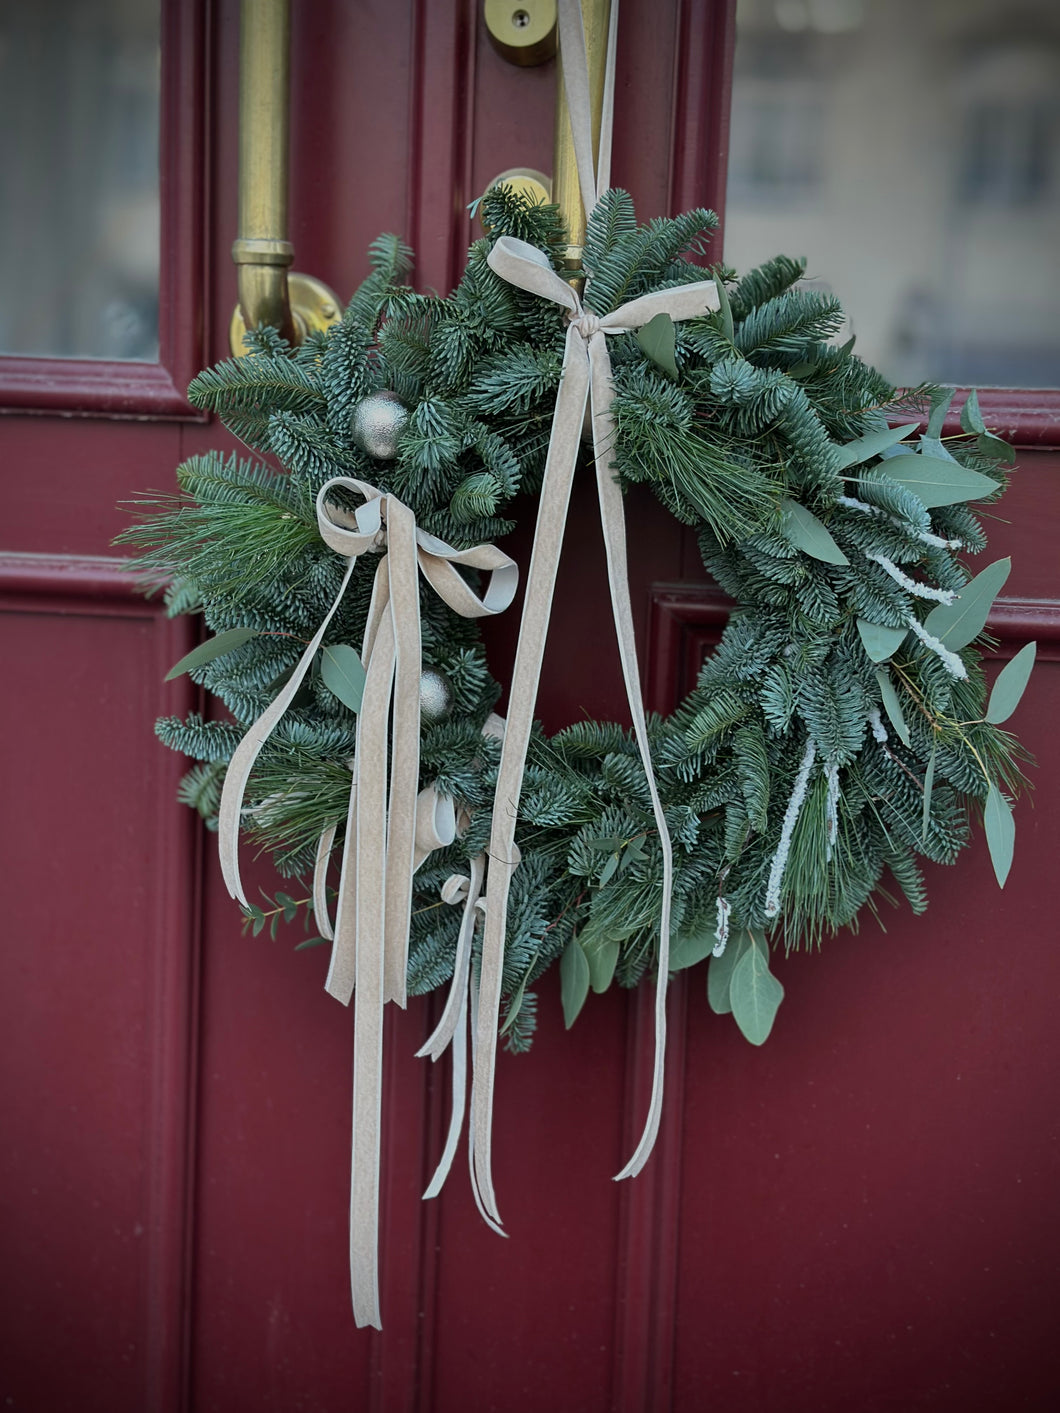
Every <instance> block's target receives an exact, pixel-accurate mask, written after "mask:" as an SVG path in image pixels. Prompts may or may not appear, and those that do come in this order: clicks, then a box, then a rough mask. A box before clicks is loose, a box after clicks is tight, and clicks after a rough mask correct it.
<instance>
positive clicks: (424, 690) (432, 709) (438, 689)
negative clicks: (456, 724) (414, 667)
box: [420, 668, 453, 721]
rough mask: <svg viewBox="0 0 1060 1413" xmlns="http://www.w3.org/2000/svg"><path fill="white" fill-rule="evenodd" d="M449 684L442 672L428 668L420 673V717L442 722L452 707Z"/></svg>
mask: <svg viewBox="0 0 1060 1413" xmlns="http://www.w3.org/2000/svg"><path fill="white" fill-rule="evenodd" d="M452 695H453V694H452V692H450V690H449V683H448V682H447V681H446V680H445V678H444V677H443V676H442V674H441V673H440V672H435V671H434V670H433V669H432V668H428V669H427V671H426V672H421V673H420V715H421V716H422V717H423V718H424V720H426V721H441V720H443V718H445V717H446V716H448V715H449V708H450V707H451V706H452Z"/></svg>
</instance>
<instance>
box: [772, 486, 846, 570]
mask: <svg viewBox="0 0 1060 1413" xmlns="http://www.w3.org/2000/svg"><path fill="white" fill-rule="evenodd" d="M780 508H781V511H782V512H783V514H784V521H783V525H782V527H781V528H782V530H783V532H784V535H785V537H786V538H787V539H788V540H789V541H790V542H791V544H793V545H794V546H795V548H796V549H800V550H803V551H804V552H805V553H806V554H809V555H812V556H813V558H814V559H820V560H823V561H824V563H825V564H849V563H850V560H849V559H847V557H846V555H845V554H844V553H843V551H842V550H841V549H840V548H839V546H838V545H837V544H836V542H835V540H833V539H832V536H831V535H830V534H829V533H828V530H827V529H826V528H825V526H824V525H823V524H822V523H821V521H820V520H818V519H817V516H816V515H814V514H813V512H812V511H810V510H807V509H806V507H805V506H804V505H800V504H799V503H798V501H795V500H788V499H787V498H785V499H784V500H782V501H781V502H780Z"/></svg>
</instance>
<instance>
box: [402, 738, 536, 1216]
mask: <svg viewBox="0 0 1060 1413" xmlns="http://www.w3.org/2000/svg"><path fill="white" fill-rule="evenodd" d="M504 732H505V722H504V719H503V718H502V717H500V716H498V715H497V714H496V712H491V713H490V715H489V716H488V717H487V719H486V723H485V725H484V726H483V728H482V734H483V735H484V736H492V737H494V738H495V739H497V740H501V741H503V739H504ZM469 823H470V816H469V815H468V814H466V813H463V812H462V813H461V816H460V820H459V823H458V827H459V832H461V833H463V831H464V830H465V829H466V828H467V826H468V824H469ZM514 856H515V862H516V864H518V862H519V850H518V848H517V847H516V848H515V849H514ZM486 868H487V863H486V855H485V853H481V854H477V855H476V856H475V857H474V858H473V859H472V860H471V863H470V869H471V872H470V876H469V875H467V874H460V873H453V874H450V875H449V877H448V878H447V879H446V880H445V882H444V883H443V884H442V887H441V898H442V902H443V903H448V904H450V905H452V906H455V905H456V904H458V903H462V904H463V908H464V910H463V915H462V917H461V920H460V930H459V932H458V935H457V946H456V955H455V958H454V962H453V980H452V983H451V985H450V988H449V995H448V997H447V998H446V1003H445V1007H444V1008H443V1011H442V1015H441V1018H440V1019H439V1021H438V1024H437V1026H436V1027H435V1029H434V1031H433V1032H432V1034H431V1035H430V1036H429V1038H428V1039H427V1040H426V1041H425V1043H424V1044H423V1046H422V1047H421V1048H420V1049H419V1050H418V1051H417V1052H416V1053H417V1055H418V1056H420V1057H424V1056H430V1058H431V1059H432V1060H434V1061H437V1060H439V1059H441V1057H442V1055H443V1054H444V1053H445V1051H446V1049H449V1048H451V1050H452V1093H453V1099H452V1106H451V1110H450V1119H449V1130H448V1134H447V1136H446V1141H445V1147H444V1149H443V1152H442V1157H441V1160H440V1161H439V1163H438V1167H437V1169H436V1170H435V1173H434V1176H433V1177H432V1179H431V1181H430V1183H429V1184H428V1187H427V1190H426V1192H424V1194H423V1196H424V1199H425V1200H426V1199H428V1198H431V1197H437V1196H438V1194H439V1193H440V1192H441V1190H442V1187H443V1185H444V1183H445V1180H446V1178H447V1177H448V1175H449V1170H450V1168H451V1167H452V1163H453V1158H454V1157H455V1155H456V1149H457V1145H458V1144H459V1141H460V1130H461V1128H462V1127H463V1122H464V1108H465V1104H466V1095H467V1026H468V1019H469V1015H471V1014H474V1013H476V1007H477V997H476V994H475V981H474V977H473V975H472V971H471V949H472V942H473V940H474V934H475V928H476V926H477V925H478V923H479V922H480V921H481V919H482V917H483V916H484V914H485V911H486V904H485V900H484V899H483V897H482V887H483V883H484V881H485V876H486ZM474 1154H475V1146H474V1129H473V1128H471V1127H469V1129H468V1170H469V1172H470V1175H471V1191H472V1194H473V1196H474V1198H475V1204H476V1206H477V1207H478V1209H479V1212H480V1213H481V1214H482V1217H483V1220H484V1221H485V1222H486V1223H487V1225H488V1226H490V1227H492V1228H493V1230H494V1231H495V1232H497V1234H498V1235H499V1236H507V1232H505V1231H504V1230H503V1228H501V1227H500V1226H498V1225H497V1223H496V1222H494V1221H493V1220H492V1219H491V1218H490V1216H489V1214H488V1213H487V1212H486V1210H485V1207H484V1206H483V1203H482V1196H481V1194H480V1192H479V1189H478V1183H477V1182H476V1180H475V1157H474Z"/></svg>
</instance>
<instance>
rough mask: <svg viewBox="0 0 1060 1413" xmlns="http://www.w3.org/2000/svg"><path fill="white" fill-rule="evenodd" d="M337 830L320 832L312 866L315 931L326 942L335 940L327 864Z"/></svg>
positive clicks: (334, 826) (328, 829)
mask: <svg viewBox="0 0 1060 1413" xmlns="http://www.w3.org/2000/svg"><path fill="white" fill-rule="evenodd" d="M337 828H338V826H337V825H334V824H329V825H328V827H327V828H326V829H325V830H323V831H322V832H321V835H320V838H319V839H318V840H317V855H316V860H315V862H314V864H313V917H314V918H315V919H316V925H317V931H318V932H319V933H320V935H321V937H323V938H324V939H325V940H326V941H328V942H334V940H335V929H334V928H333V927H332V925H331V918H330V917H329V916H328V864H329V863H330V862H331V850H332V847H333V845H334V843H335V832H336V829H337ZM326 989H327V988H326V987H325V990H326Z"/></svg>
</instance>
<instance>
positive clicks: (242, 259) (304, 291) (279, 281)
mask: <svg viewBox="0 0 1060 1413" xmlns="http://www.w3.org/2000/svg"><path fill="white" fill-rule="evenodd" d="M290 37H291V16H290V0H242V4H241V7H240V18H239V235H238V236H237V238H236V240H235V242H234V244H233V246H232V259H233V260H234V261H235V264H236V269H237V284H238V291H239V303H238V304H237V305H236V308H235V311H234V313H233V314H232V323H231V326H230V329H229V338H230V341H231V346H232V352H233V354H234V355H235V356H236V357H237V358H238V357H241V356H242V355H243V354H244V353H245V352H246V349H245V348H244V346H243V335H244V334H245V333H246V331H247V329H248V328H250V329H254V328H257V327H259V325H261V324H271V325H272V327H273V328H275V329H278V330H279V331H280V333H281V334H283V336H284V337H285V338H287V339H289V340H290V341H291V343H296V344H297V343H302V341H303V340H304V339H305V337H306V335H307V334H309V333H311V332H313V331H316V330H323V329H327V328H329V327H330V326H331V325H332V324H335V323H337V322H338V320H339V318H340V317H341V310H340V307H339V301H338V299H337V298H336V296H335V294H334V293H333V292H332V291H331V290H330V289H329V288H328V287H327V285H325V284H323V283H322V282H321V281H320V280H316V279H314V278H313V277H312V276H311V275H300V274H296V273H295V272H293V271H292V272H291V273H290V274H288V270H289V267H290V265H291V264H292V262H293V260H294V246H293V245H291V243H290V241H289V240H288V239H287V169H288V163H289V156H290V153H289V147H290V140H289V137H290V111H291V85H290V71H291V44H290Z"/></svg>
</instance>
